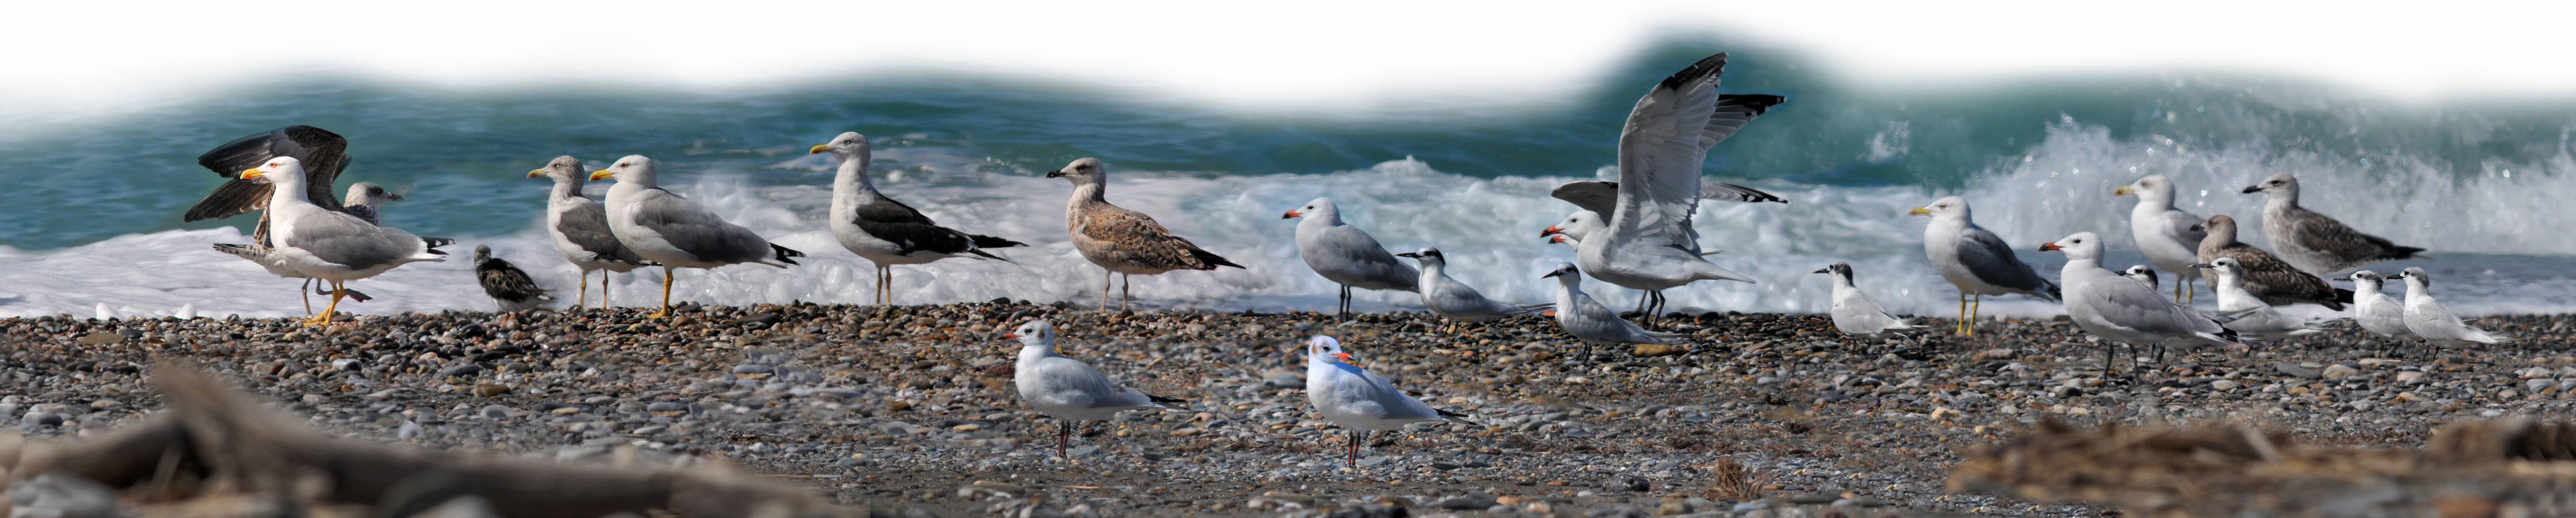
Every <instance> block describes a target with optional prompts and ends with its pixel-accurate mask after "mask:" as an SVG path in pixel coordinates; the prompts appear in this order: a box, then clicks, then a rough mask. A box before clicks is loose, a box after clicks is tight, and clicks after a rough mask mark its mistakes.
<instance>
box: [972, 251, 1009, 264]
mask: <svg viewBox="0 0 2576 518" xmlns="http://www.w3.org/2000/svg"><path fill="white" fill-rule="evenodd" d="M966 253H968V254H974V255H975V256H976V257H982V258H985V259H992V260H995V261H1001V262H1005V263H1011V264H1020V262H1019V261H1013V260H1011V259H1010V258H1007V257H1002V256H998V255H993V253H992V252H986V251H984V249H981V248H968V249H966Z"/></svg>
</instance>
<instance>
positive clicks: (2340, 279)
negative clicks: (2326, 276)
mask: <svg viewBox="0 0 2576 518" xmlns="http://www.w3.org/2000/svg"><path fill="white" fill-rule="evenodd" d="M2330 280H2337V281H2350V280H2352V278H2351V277H2336V278H2333V279H2330Z"/></svg>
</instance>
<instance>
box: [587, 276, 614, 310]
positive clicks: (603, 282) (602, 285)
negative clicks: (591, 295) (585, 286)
mask: <svg viewBox="0 0 2576 518" xmlns="http://www.w3.org/2000/svg"><path fill="white" fill-rule="evenodd" d="M584 278H585V279H587V278H588V277H584ZM599 309H608V270H600V271H599Z"/></svg>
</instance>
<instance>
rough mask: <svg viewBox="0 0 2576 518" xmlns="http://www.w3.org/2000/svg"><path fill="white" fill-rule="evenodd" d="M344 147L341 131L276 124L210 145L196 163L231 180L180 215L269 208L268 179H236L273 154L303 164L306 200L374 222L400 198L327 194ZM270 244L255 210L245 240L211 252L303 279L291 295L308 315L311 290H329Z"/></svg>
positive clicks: (343, 160)
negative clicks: (379, 212)
mask: <svg viewBox="0 0 2576 518" xmlns="http://www.w3.org/2000/svg"><path fill="white" fill-rule="evenodd" d="M348 149H349V141H348V139H345V138H341V137H340V134H338V133H332V132H330V131H329V130H324V129H322V128H316V127H312V126H304V125H295V126H287V127H284V128H278V129H275V130H270V131H268V132H264V133H260V134H256V135H251V136H247V137H242V138H238V139H233V141H232V142H226V143H224V145H221V146H216V147H215V148H214V149H211V150H207V151H206V153H205V154H202V155H198V156H197V165H199V166H202V167H205V168H206V169H207V170H210V171H214V172H215V174H217V175H220V176H223V177H225V178H232V181H228V182H224V184H223V185H222V186H220V187H216V188H215V192H212V193H208V194H207V195H206V197H205V199H202V200H198V201H197V204H196V205H195V206H192V207H189V208H188V212H187V213H186V214H185V215H183V216H182V217H181V218H180V219H181V220H182V221H200V220H207V219H217V218H228V217H232V216H238V215H241V214H245V213H249V212H250V211H254V210H260V209H262V208H265V207H268V202H269V197H270V192H269V191H270V190H271V189H272V188H273V187H272V186H271V185H270V184H268V183H267V182H260V181H256V180H253V179H248V178H240V176H241V172H242V171H243V170H247V169H250V168H254V167H259V166H260V165H263V164H266V163H268V161H269V159H272V158H277V157H292V158H294V159H296V160H297V161H299V162H301V163H302V164H303V166H304V167H305V179H304V192H305V196H306V198H305V199H307V200H310V201H311V202H312V203H313V204H314V205H315V206H319V207H322V208H323V209H324V210H332V211H340V212H346V213H349V214H351V215H355V216H358V217H359V218H360V219H362V220H365V221H366V222H367V224H370V225H374V224H377V223H378V221H377V219H376V211H375V209H376V208H378V207H379V206H380V204H381V202H383V201H391V200H399V199H401V197H400V196H395V195H391V194H386V195H385V199H382V200H375V199H368V198H365V197H364V190H363V189H351V190H350V193H349V194H350V196H349V201H348V204H346V205H344V204H342V203H341V202H340V199H338V198H333V197H332V196H333V195H334V194H336V193H334V192H332V182H333V181H334V180H335V179H337V178H339V176H340V170H341V169H343V168H345V167H347V166H348V165H349V155H348V154H347V153H346V152H347V151H348ZM364 185H375V184H364ZM375 190H376V191H377V192H379V193H381V192H382V191H383V188H382V187H377V188H376V189H375ZM362 203H363V204H365V205H366V206H367V207H366V208H365V209H363V210H351V209H352V207H351V206H350V205H357V204H362ZM433 239H438V238H433ZM450 242H452V241H447V240H444V239H440V240H439V241H438V243H437V244H432V245H430V246H431V247H432V248H436V247H439V246H444V245H445V244H447V243H450ZM275 248H276V243H275V242H274V241H273V240H271V239H269V215H268V214H266V213H262V214H260V216H259V222H258V223H255V224H253V225H252V227H251V242H250V244H246V245H245V244H230V243H221V244H216V245H215V250H216V251H220V252H224V253H227V254H232V255H233V256H235V257H240V258H242V259H246V260H249V261H250V262H252V263H255V264H258V265H259V266H260V268H261V269H265V270H268V273H272V274H277V276H279V277H286V278H290V279H304V284H303V286H300V287H298V288H296V294H297V295H299V296H301V297H303V298H304V313H305V314H306V315H311V314H312V313H313V298H312V296H313V295H314V294H316V293H321V294H328V292H317V291H315V290H314V289H313V283H314V280H313V278H311V277H306V276H304V275H302V274H298V273H295V272H294V269H293V268H289V267H287V266H286V259H285V258H283V257H275V256H274V252H275ZM341 291H342V292H343V293H346V294H347V296H348V297H349V298H351V299H356V300H357V301H359V302H366V301H368V300H373V299H374V298H373V297H368V296H367V294H364V293H359V292H358V291H357V290H345V289H344V290H341Z"/></svg>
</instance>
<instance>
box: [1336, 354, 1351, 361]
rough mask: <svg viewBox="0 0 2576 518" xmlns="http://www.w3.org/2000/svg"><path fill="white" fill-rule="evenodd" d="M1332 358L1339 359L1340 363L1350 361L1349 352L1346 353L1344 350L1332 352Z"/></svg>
mask: <svg viewBox="0 0 2576 518" xmlns="http://www.w3.org/2000/svg"><path fill="white" fill-rule="evenodd" d="M1333 359H1335V360H1341V361H1342V363H1350V362H1351V353H1346V352H1345V353H1333Z"/></svg>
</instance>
